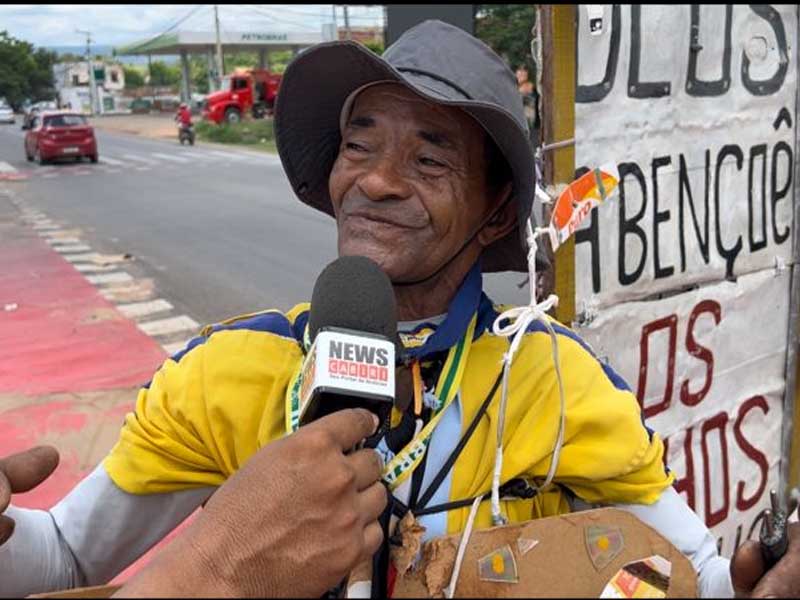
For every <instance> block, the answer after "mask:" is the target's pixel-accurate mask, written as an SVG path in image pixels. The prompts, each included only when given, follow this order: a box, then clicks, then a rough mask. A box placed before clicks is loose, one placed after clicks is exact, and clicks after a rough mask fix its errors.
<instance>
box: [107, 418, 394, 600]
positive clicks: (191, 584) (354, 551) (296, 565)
mask: <svg viewBox="0 0 800 600" xmlns="http://www.w3.org/2000/svg"><path fill="white" fill-rule="evenodd" d="M376 426H377V419H375V417H374V416H373V415H371V414H370V413H369V412H368V411H366V410H363V409H356V410H342V411H339V412H337V413H336V414H332V415H328V416H327V417H324V418H322V419H320V420H318V421H315V422H314V423H311V424H309V425H308V426H306V427H302V428H300V429H299V430H298V431H297V432H295V433H293V434H292V435H289V436H287V437H285V438H283V439H281V440H279V441H276V442H273V443H271V444H269V445H268V446H266V447H264V448H262V449H261V450H259V451H258V452H257V453H256V454H255V455H253V457H251V458H250V460H248V461H247V463H245V465H244V466H243V467H242V468H241V469H240V470H239V471H238V472H237V473H235V474H234V475H233V476H232V477H231V478H230V479H228V481H226V482H225V483H224V484H223V485H222V487H221V488H220V489H219V490H218V491H217V492H216V493H215V494H214V495H213V496H212V497H211V498H210V499H209V501H208V503H207V504H206V507H205V509H204V510H203V511H201V512H200V514H199V515H198V517H197V519H195V521H194V522H192V523H191V524H190V525H189V527H188V528H187V529H186V531H184V532H182V533H181V534H180V535H179V536H178V537H177V538H176V539H175V540H174V541H173V542H172V543H170V544H169V545H168V546H167V547H166V548H164V549H163V550H162V551H161V552H160V553H159V554H158V555H157V556H156V557H155V559H154V560H153V561H152V562H151V563H150V564H149V565H148V566H147V567H146V568H145V569H144V570H142V571H141V572H140V573H138V574H137V575H135V576H134V577H133V578H132V579H131V580H130V581H129V582H128V583H127V584H126V585H125V586H124V587H123V588H122V589H121V590H119V591H118V592H117V594H115V596H119V597H127V598H131V597H153V596H158V597H170V596H175V597H215V596H218V597H222V596H225V597H227V596H231V597H260V598H264V597H272V598H275V597H295V598H296V597H319V596H321V595H322V594H323V593H324V592H325V591H326V590H328V589H330V588H332V587H334V586H335V585H336V584H337V583H339V582H340V581H341V580H342V579H343V578H345V577H346V576H347V574H348V573H350V571H352V569H353V568H354V567H355V566H356V565H358V564H359V563H361V562H363V561H364V560H369V559H370V558H371V557H372V555H373V554H374V553H375V551H376V550H377V549H378V548H379V547H380V545H381V543H382V541H383V533H382V530H381V527H380V525H379V524H378V520H377V519H378V516H379V515H380V514H381V513H382V512H383V510H384V507H385V506H386V500H387V496H386V489H385V488H384V486H383V485H382V484H381V483H380V482H379V479H380V475H381V469H382V464H381V460H380V457H379V456H378V454H377V453H376V452H375V451H373V450H359V451H357V452H353V453H350V454H348V455H346V454H345V452H346V451H347V449H349V448H352V447H353V446H354V445H356V444H358V443H359V442H360V441H361V440H363V439H364V438H366V437H368V436H370V435H372V434H373V433H374V432H375V428H376Z"/></svg>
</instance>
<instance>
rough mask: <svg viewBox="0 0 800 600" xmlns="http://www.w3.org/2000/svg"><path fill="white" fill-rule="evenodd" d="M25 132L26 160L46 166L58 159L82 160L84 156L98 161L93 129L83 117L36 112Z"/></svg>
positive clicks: (72, 113)
mask: <svg viewBox="0 0 800 600" xmlns="http://www.w3.org/2000/svg"><path fill="white" fill-rule="evenodd" d="M23 127H24V126H23ZM26 129H27V133H26V134H25V157H26V158H27V159H28V160H29V161H32V160H36V161H37V162H38V163H39V164H40V165H43V164H46V163H48V162H50V161H51V160H55V159H60V158H75V159H77V160H80V159H81V158H83V157H84V156H85V157H87V158H88V159H89V160H91V161H92V162H93V163H96V162H97V158H98V155H97V139H96V138H95V135H94V128H93V127H92V126H91V125H89V122H88V121H87V120H86V117H84V116H83V115H80V114H77V113H74V112H69V111H57V112H42V113H37V114H34V116H33V117H32V119H31V123H30V125H29V126H28V127H27V128H26Z"/></svg>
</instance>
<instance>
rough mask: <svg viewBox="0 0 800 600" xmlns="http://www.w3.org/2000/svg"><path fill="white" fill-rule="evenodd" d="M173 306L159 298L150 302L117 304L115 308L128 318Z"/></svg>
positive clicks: (161, 310)
mask: <svg viewBox="0 0 800 600" xmlns="http://www.w3.org/2000/svg"><path fill="white" fill-rule="evenodd" d="M172 308H173V306H172V304H170V303H169V302H167V301H166V300H162V299H161V298H159V299H158V300H151V301H150V302H132V303H131V304H117V309H118V310H119V311H120V312H121V313H122V314H123V315H125V316H126V317H128V318H129V319H137V318H140V317H146V316H147V315H152V314H154V313H160V312H164V311H165V310H172Z"/></svg>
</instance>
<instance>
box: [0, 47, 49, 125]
mask: <svg viewBox="0 0 800 600" xmlns="http://www.w3.org/2000/svg"><path fill="white" fill-rule="evenodd" d="M55 61H56V54H55V53H54V52H50V51H48V50H45V49H44V48H38V49H37V50H35V51H34V47H33V45H32V44H30V43H28V42H24V41H22V40H18V39H16V38H13V37H11V36H10V35H8V32H7V31H0V97H5V98H6V100H8V103H9V104H10V105H11V107H12V108H14V109H15V110H18V109H19V108H20V107H21V105H22V102H23V101H24V100H25V99H26V98H29V99H30V100H31V101H32V102H37V101H39V100H52V99H53V98H55V87H54V84H53V63H55Z"/></svg>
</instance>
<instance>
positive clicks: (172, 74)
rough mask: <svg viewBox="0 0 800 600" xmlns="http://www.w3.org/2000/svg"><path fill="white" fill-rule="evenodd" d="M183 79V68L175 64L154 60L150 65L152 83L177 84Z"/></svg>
mask: <svg viewBox="0 0 800 600" xmlns="http://www.w3.org/2000/svg"><path fill="white" fill-rule="evenodd" d="M180 80H181V69H180V67H178V66H175V65H168V64H167V63H165V62H163V61H160V60H154V61H153V62H152V63H151V65H150V82H149V83H150V85H176V84H178V83H180Z"/></svg>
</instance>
